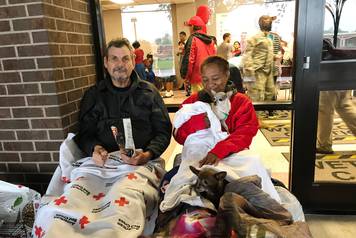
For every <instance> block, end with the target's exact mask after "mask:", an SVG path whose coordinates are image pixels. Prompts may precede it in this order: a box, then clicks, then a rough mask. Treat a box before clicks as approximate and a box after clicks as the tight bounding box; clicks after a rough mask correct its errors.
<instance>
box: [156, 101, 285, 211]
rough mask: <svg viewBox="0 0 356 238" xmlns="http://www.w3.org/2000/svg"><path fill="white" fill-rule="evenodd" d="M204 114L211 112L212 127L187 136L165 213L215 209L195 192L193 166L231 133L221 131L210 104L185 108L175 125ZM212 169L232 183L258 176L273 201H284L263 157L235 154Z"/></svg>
mask: <svg viewBox="0 0 356 238" xmlns="http://www.w3.org/2000/svg"><path fill="white" fill-rule="evenodd" d="M203 112H206V113H207V115H208V118H209V120H210V125H211V126H210V128H208V129H204V130H200V131H197V132H196V133H193V134H191V135H189V136H188V137H187V139H186V141H185V143H184V146H183V151H182V157H181V158H182V162H181V164H180V167H179V170H178V172H177V174H176V175H175V176H174V177H173V178H172V180H171V182H170V184H169V186H168V188H167V190H166V192H165V196H164V200H163V201H162V202H161V204H160V209H161V211H162V212H165V211H168V210H171V209H172V208H174V207H175V206H177V205H178V204H179V203H180V202H185V203H188V204H191V205H195V206H201V207H209V208H212V207H211V204H208V203H207V202H206V201H203V200H202V199H201V198H200V197H199V196H197V194H196V193H195V191H194V190H193V189H192V185H193V184H194V183H195V182H196V179H197V177H196V175H194V174H193V173H192V172H191V171H190V169H189V166H190V165H193V166H195V167H196V168H197V167H198V163H199V161H200V160H202V159H203V158H204V157H205V156H206V154H207V153H208V152H209V151H210V150H211V149H212V148H213V147H214V146H215V145H216V143H218V142H219V141H221V140H224V139H225V138H226V137H227V136H228V134H227V133H226V132H223V131H221V124H220V121H219V119H218V118H217V117H216V116H215V114H214V113H213V112H212V110H211V107H210V106H209V104H207V103H203V102H199V101H198V102H195V103H193V104H185V105H183V107H182V108H181V109H180V110H179V111H178V112H177V113H176V114H175V118H174V122H173V124H174V127H175V128H179V127H180V126H181V125H183V124H184V122H185V121H187V120H189V118H190V117H191V116H193V115H197V114H200V113H203ZM205 166H210V165H205ZM210 167H213V168H215V169H216V170H219V171H226V172H227V180H230V181H231V180H234V179H238V178H240V177H243V176H249V175H254V174H257V175H258V176H260V177H261V178H262V189H263V190H264V191H265V192H267V193H268V194H269V195H270V196H271V197H272V198H274V199H275V200H277V201H278V202H280V197H279V195H278V193H277V191H276V189H275V188H274V186H273V184H272V182H271V178H270V176H269V175H268V173H267V171H266V169H265V167H264V166H263V164H262V162H261V161H260V159H259V156H258V155H256V154H252V153H251V152H250V151H249V150H244V151H241V152H239V153H235V154H231V155H230V156H228V157H226V158H224V159H223V160H221V161H220V162H219V164H218V165H217V166H210Z"/></svg>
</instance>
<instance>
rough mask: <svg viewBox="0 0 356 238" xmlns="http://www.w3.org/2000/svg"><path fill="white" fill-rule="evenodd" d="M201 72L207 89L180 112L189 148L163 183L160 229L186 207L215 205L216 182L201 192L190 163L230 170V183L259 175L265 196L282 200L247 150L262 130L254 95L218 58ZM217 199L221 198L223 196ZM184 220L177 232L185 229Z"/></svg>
mask: <svg viewBox="0 0 356 238" xmlns="http://www.w3.org/2000/svg"><path fill="white" fill-rule="evenodd" d="M200 70H201V75H202V83H203V87H204V89H203V90H201V91H199V92H198V93H195V94H192V95H191V96H190V97H189V98H187V99H186V100H185V101H184V102H183V105H182V107H181V109H180V110H179V111H177V112H176V114H175V118H174V122H173V125H174V128H175V129H174V136H175V139H176V140H177V142H179V143H181V144H184V146H183V150H182V154H181V163H180V164H179V167H178V166H177V167H175V168H173V169H172V170H171V171H169V172H168V173H167V174H166V175H165V177H164V178H163V180H162V183H161V192H162V194H161V199H162V201H161V203H160V211H161V212H160V214H159V217H158V220H157V221H158V222H157V224H156V231H158V232H160V231H162V230H166V231H167V229H168V230H169V228H167V221H169V220H171V221H172V223H173V222H175V221H174V219H171V218H177V217H179V214H181V213H182V212H184V211H187V210H188V211H189V210H194V211H195V209H196V208H197V207H200V208H209V209H214V206H212V204H211V203H209V202H208V201H207V200H209V201H210V202H211V201H212V200H210V199H209V198H207V197H206V196H204V194H208V193H206V191H209V192H210V193H209V194H216V193H214V192H213V191H215V190H214V189H215V188H216V186H215V185H213V186H209V183H208V182H205V183H204V184H205V185H206V187H205V188H206V190H205V191H204V192H203V193H201V194H200V193H199V191H197V189H194V188H196V186H197V185H196V184H198V183H197V182H196V180H197V177H196V175H195V174H193V173H192V172H191V171H190V169H189V168H190V166H193V167H203V169H205V168H210V169H213V170H216V171H225V172H226V174H227V177H226V180H227V181H228V182H232V181H235V180H236V179H239V178H241V177H246V176H251V175H257V176H258V177H259V178H260V179H261V189H262V190H263V191H264V192H265V193H267V194H268V195H269V196H266V197H269V198H272V199H274V200H276V201H277V203H278V202H280V197H279V195H278V193H277V191H276V190H275V188H274V186H273V184H272V182H271V178H270V176H269V175H268V173H267V171H266V169H265V167H264V166H263V164H262V162H261V161H260V157H259V155H256V154H254V152H252V151H249V150H248V147H249V146H250V144H251V142H252V138H253V137H254V136H255V135H256V133H257V130H258V121H257V117H256V113H255V111H254V108H253V105H252V103H251V101H250V99H249V98H248V97H247V96H246V95H245V94H242V93H239V92H237V90H236V87H235V86H234V83H233V82H232V80H231V79H230V69H229V63H228V62H227V61H226V60H225V59H223V58H221V57H219V56H210V57H208V58H207V59H206V60H204V62H203V63H202V65H201V68H200ZM257 176H256V177H257ZM211 184H214V183H211ZM194 191H195V192H194ZM216 196H218V195H217V194H216ZM210 198H211V197H210ZM216 200H217V201H219V197H216ZM214 205H215V207H217V204H214ZM198 210H199V209H198ZM180 222H181V221H178V222H177V223H176V225H175V228H174V229H173V230H172V232H174V231H175V230H177V229H178V228H179V227H180V224H181V223H180ZM205 228H206V230H210V231H211V230H214V229H213V228H212V227H205ZM205 228H204V229H205ZM171 235H172V233H171ZM208 237H209V236H208ZM211 237H213V236H211ZM214 237H215V236H214ZM224 237H225V236H224Z"/></svg>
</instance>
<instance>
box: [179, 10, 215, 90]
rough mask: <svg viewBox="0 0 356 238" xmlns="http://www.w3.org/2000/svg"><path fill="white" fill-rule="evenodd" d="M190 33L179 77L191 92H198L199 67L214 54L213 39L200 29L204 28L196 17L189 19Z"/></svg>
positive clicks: (199, 83) (199, 82)
mask: <svg viewBox="0 0 356 238" xmlns="http://www.w3.org/2000/svg"><path fill="white" fill-rule="evenodd" d="M188 25H189V26H190V33H191V35H190V36H189V38H188V40H187V42H186V45H185V48H184V55H183V58H182V64H181V68H180V75H181V77H182V78H183V79H184V80H185V82H187V83H188V84H189V85H190V87H191V92H192V93H194V92H198V91H200V90H201V89H202V88H203V86H202V81H201V75H200V65H201V63H202V62H203V61H204V60H205V59H206V58H207V57H208V56H210V55H215V54H216V49H215V47H214V42H213V38H212V37H211V36H208V35H206V34H205V33H204V32H203V30H202V27H203V26H205V23H204V22H203V20H202V19H201V18H200V17H198V16H193V17H191V18H190V19H189V21H188Z"/></svg>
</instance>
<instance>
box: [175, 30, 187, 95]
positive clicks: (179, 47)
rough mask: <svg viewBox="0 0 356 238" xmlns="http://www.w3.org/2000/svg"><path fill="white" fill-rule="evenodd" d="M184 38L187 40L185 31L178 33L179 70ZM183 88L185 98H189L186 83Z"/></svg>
mask: <svg viewBox="0 0 356 238" xmlns="http://www.w3.org/2000/svg"><path fill="white" fill-rule="evenodd" d="M186 38H187V34H186V33H185V31H181V32H179V41H178V53H177V56H178V57H179V68H180V67H181V65H182V59H183V55H184V47H185V43H186ZM183 87H184V91H185V92H186V96H189V95H190V87H189V85H188V84H187V83H186V82H183Z"/></svg>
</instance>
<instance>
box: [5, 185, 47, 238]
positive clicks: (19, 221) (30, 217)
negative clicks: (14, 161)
mask: <svg viewBox="0 0 356 238" xmlns="http://www.w3.org/2000/svg"><path fill="white" fill-rule="evenodd" d="M40 199H41V195H40V194H39V193H38V192H36V191H34V190H32V189H30V188H28V187H25V186H21V185H15V184H11V183H7V182H4V181H1V180H0V228H1V229H0V237H29V236H28V234H29V232H30V231H31V229H32V226H33V222H34V219H35V213H36V210H37V208H38V207H39V202H40Z"/></svg>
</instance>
